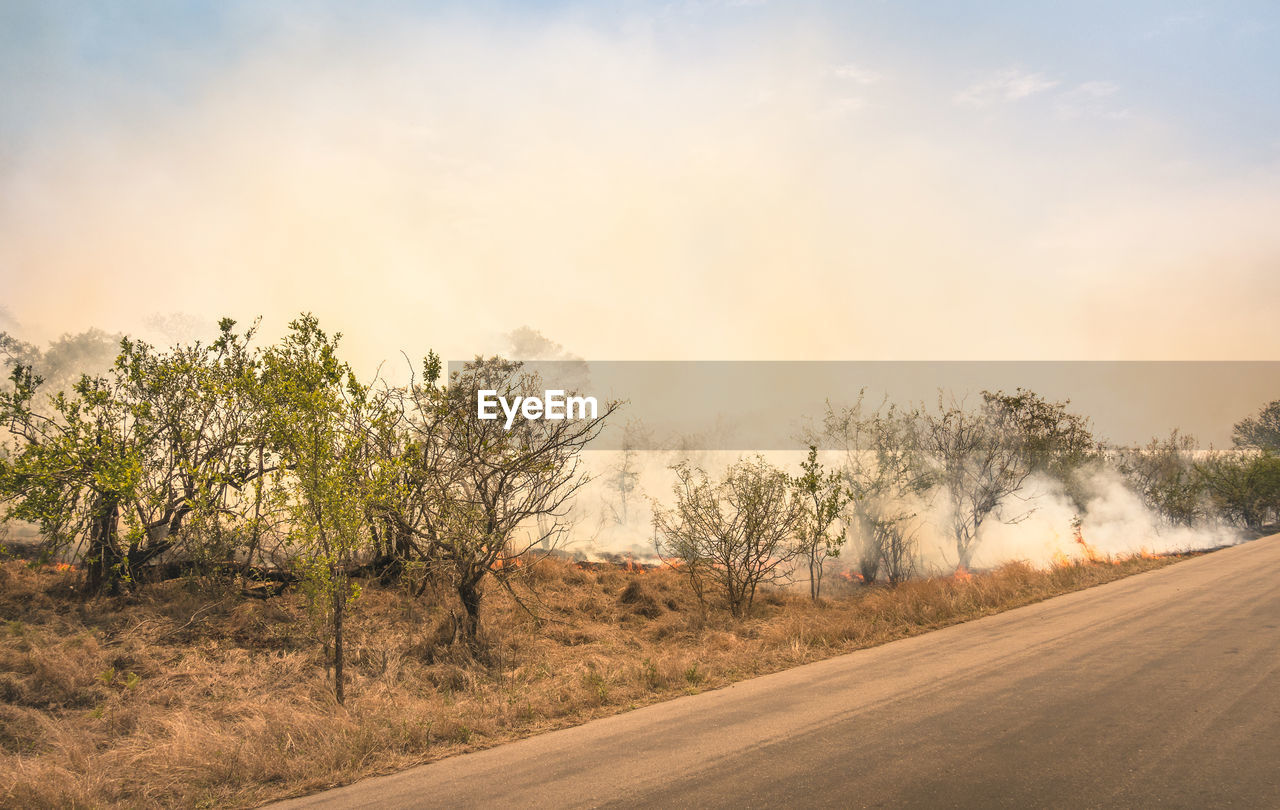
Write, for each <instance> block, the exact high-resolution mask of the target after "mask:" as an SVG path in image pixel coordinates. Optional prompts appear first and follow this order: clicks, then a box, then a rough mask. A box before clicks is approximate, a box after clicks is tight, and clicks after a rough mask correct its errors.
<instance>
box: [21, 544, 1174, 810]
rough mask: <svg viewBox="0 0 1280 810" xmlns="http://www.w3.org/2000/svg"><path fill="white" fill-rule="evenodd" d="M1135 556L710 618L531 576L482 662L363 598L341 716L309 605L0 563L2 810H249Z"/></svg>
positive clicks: (581, 581)
mask: <svg viewBox="0 0 1280 810" xmlns="http://www.w3.org/2000/svg"><path fill="white" fill-rule="evenodd" d="M1168 562H1170V560H1168V559H1145V558H1135V559H1129V560H1123V561H1118V562H1115V563H1082V564H1073V565H1069V566H1061V567H1057V568H1054V569H1051V570H1049V571H1038V570H1035V569H1033V568H1030V567H1028V566H1025V565H1019V564H1011V565H1006V566H1004V567H1003V568H1000V569H998V570H996V571H992V572H989V573H985V574H978V575H975V576H974V577H973V578H972V579H971V580H955V579H931V580H923V581H917V582H911V583H908V584H905V585H903V586H901V587H899V588H896V589H889V588H880V587H874V588H854V587H852V586H844V585H843V583H840V582H837V583H836V585H835V586H833V587H844V588H845V593H843V594H840V595H837V597H836V598H833V599H830V600H827V601H824V603H822V604H820V605H813V604H811V603H809V601H808V600H807V598H805V597H803V596H801V595H798V594H792V593H783V592H770V593H766V594H763V595H762V596H761V597H760V598H758V599H757V605H756V609H755V611H754V613H753V616H752V617H751V618H750V619H747V620H745V621H742V622H733V621H731V620H730V619H729V618H728V617H727V616H726V615H722V614H721V613H719V612H715V611H713V612H711V613H710V614H709V615H706V616H704V615H703V614H702V613H701V611H699V609H698V607H697V604H696V601H695V600H694V598H693V595H692V593H691V592H690V590H689V588H688V587H687V586H686V584H685V583H684V581H683V580H682V579H681V577H680V575H679V574H678V573H676V572H672V571H657V572H650V573H642V574H641V573H627V572H624V571H612V570H606V571H580V570H578V569H576V568H574V567H572V566H570V565H566V564H563V563H557V562H553V561H544V562H542V563H540V564H539V565H538V566H537V568H536V569H535V570H534V571H532V572H531V578H532V579H533V580H534V581H535V583H536V586H537V588H538V591H539V592H540V593H541V597H540V601H541V603H542V604H543V607H542V608H541V609H540V613H541V614H542V615H543V617H544V620H543V621H542V622H540V623H539V622H535V621H534V620H533V619H532V618H531V617H530V616H529V615H528V614H527V613H525V612H524V611H522V610H521V609H520V608H519V606H518V605H516V604H515V603H514V601H513V600H511V599H510V597H508V596H507V595H506V594H504V593H501V592H500V591H499V590H498V589H492V590H491V592H490V594H489V597H488V601H487V604H486V607H485V612H484V614H483V617H484V621H485V623H486V626H487V628H489V631H488V635H487V636H486V638H485V645H486V646H485V651H484V652H483V653H482V654H481V655H479V656H476V655H472V654H470V653H469V652H467V651H466V650H464V649H461V648H459V647H457V646H442V645H440V644H439V643H437V642H438V639H439V638H441V637H447V635H448V633H447V632H442V630H443V629H444V628H446V627H447V623H448V621H449V613H448V602H447V600H446V599H444V598H443V597H442V596H441V595H439V594H437V595H435V596H434V597H430V598H424V599H418V600H414V599H411V598H409V597H408V596H406V595H405V594H403V593H400V592H398V591H396V590H388V589H378V588H369V589H368V590H367V591H366V593H365V595H364V596H363V597H362V598H361V599H360V601H359V602H357V603H356V605H355V609H354V611H353V615H352V621H351V629H350V638H351V642H350V646H349V662H350V663H349V669H350V671H351V675H352V681H351V683H350V685H349V687H348V694H349V695H350V697H349V699H348V701H347V705H346V706H345V707H341V706H338V705H336V704H335V703H334V701H333V699H332V697H331V688H330V684H329V683H328V681H327V680H326V671H325V668H324V664H323V653H322V651H321V649H320V646H319V644H318V642H317V640H316V636H315V635H314V634H313V632H312V631H311V629H310V627H311V625H310V622H309V619H308V617H307V614H306V611H305V609H304V607H303V604H302V602H301V600H300V599H299V598H298V597H297V596H295V595H291V594H286V595H285V596H282V597H280V598H277V599H272V600H269V601H265V602H264V601H260V600H254V599H245V598H243V597H241V596H239V595H237V594H234V593H231V592H227V593H221V594H220V593H217V592H210V589H209V587H208V586H206V587H204V588H197V587H196V586H195V585H193V584H190V583H180V582H169V583H162V584H158V585H152V586H147V587H145V588H143V589H141V591H140V592H139V593H137V594H133V595H129V596H125V597H119V598H114V599H103V600H97V601H84V600H82V599H80V598H79V597H77V596H76V595H75V593H74V591H73V587H72V586H73V584H74V579H72V576H73V575H72V574H69V573H66V572H62V573H59V572H55V571H52V570H49V569H42V570H32V569H31V568H29V567H27V566H26V565H24V564H22V563H17V562H10V563H7V564H4V565H3V566H0V617H2V618H3V619H4V623H3V624H0V806H6V807H50V808H53V807H57V808H62V807H96V806H128V807H138V806H156V807H214V806H216V807H223V806H231V807H242V806H252V805H257V804H260V803H262V802H265V801H268V800H271V799H275V798H281V797H285V796H289V795H296V794H300V793H306V792H310V791H314V790H318V789H321V788H324V787H327V786H331V785H337V784H341V783H345V782H350V781H352V780H355V779H357V778H360V777H363V776H368V775H371V774H376V773H385V772H389V771H394V770H397V769H400V768H404V767H407V766H409V765H413V764H416V763H421V762H425V761H428V760H432V759H438V758H440V757H443V756H448V755H450V754H455V753H458V752H460V751H464V750H468V749H474V748H480V747H485V746H489V745H493V744H496V743H498V742H502V741H505V740H510V739H513V738H516V737H522V736H528V735H530V734H534V733H537V732H540V731H545V730H548V729H551V728H557V727H562V726H567V725H572V724H576V723H581V722H583V721H585V720H587V719H590V718H593V717H600V716H603V715H608V714H614V713H617V712H620V711H625V710H627V709H629V708H634V707H636V706H639V705H642V704H646V703H652V702H654V701H658V700H663V699H667V698H670V697H673V696H675V695H678V694H683V693H686V692H693V691H700V690H704V689H710V688H715V687H717V686H722V685H724V684H727V683H730V682H732V681H735V680H740V679H743V678H749V677H752V676H754V675H760V674H764V673H767V672H773V671H777V670H780V669H784V668H787V667H791V666H794V665H796V664H800V663H804V662H808V661H813V660H817V659H820V658H825V657H828V656H831V655H835V654H838V653H841V652H847V651H850V650H854V649H858V648H860V647H867V646H871V645H875V644H881V643H884V642H886V641H890V640H892V639H895V638H902V637H904V636H910V635H916V634H919V633H922V632H926V631H928V630H931V629H934V628H938V627H942V626H944V625H948V624H954V623H956V622H960V621H965V620H968V619H972V618H976V617H978V616H982V615H986V614H989V613H995V612H998V611H1001V610H1006V609H1008V608H1011V607H1016V606H1018V605H1024V604H1028V603H1030V602H1035V601H1038V600H1041V599H1044V598H1046V597H1049V596H1053V595H1056V594H1060V593H1064V592H1066V591H1071V590H1077V589H1080V588H1084V587H1089V586H1091V585H1095V584H1099V583H1102V582H1107V581H1110V580H1113V579H1118V578H1120V577H1123V576H1127V575H1129V574H1133V573H1137V572H1140V571H1145V570H1149V569H1151V568H1156V567H1159V566H1162V565H1165V564H1167V563H1168Z"/></svg>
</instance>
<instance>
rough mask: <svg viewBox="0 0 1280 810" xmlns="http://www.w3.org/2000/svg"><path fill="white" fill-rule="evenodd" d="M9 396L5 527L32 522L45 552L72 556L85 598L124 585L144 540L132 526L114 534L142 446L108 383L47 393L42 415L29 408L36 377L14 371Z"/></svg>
mask: <svg viewBox="0 0 1280 810" xmlns="http://www.w3.org/2000/svg"><path fill="white" fill-rule="evenodd" d="M10 381H11V383H12V388H11V390H6V391H3V392H0V421H2V423H3V424H4V426H5V427H6V428H7V429H8V433H9V442H10V447H9V448H8V451H7V452H6V453H5V454H4V456H3V457H2V458H0V501H2V502H3V503H4V505H5V513H4V515H5V519H6V520H13V519H16V520H24V521H28V522H30V523H33V524H35V525H36V526H37V527H38V529H39V531H40V534H41V536H42V537H44V538H45V540H46V543H47V547H46V553H49V554H58V553H61V552H63V551H66V550H70V551H71V552H72V553H73V554H74V555H75V557H76V558H77V559H79V560H80V561H81V562H82V563H83V564H84V566H85V568H86V571H87V586H88V588H89V590H90V591H91V592H97V591H100V590H104V589H106V590H111V591H117V590H119V588H120V585H121V583H123V582H125V581H128V580H129V579H130V578H131V576H132V574H133V571H134V568H135V566H136V564H137V563H138V562H139V557H138V556H134V557H132V558H131V556H130V552H131V551H136V550H137V549H138V548H139V546H140V544H141V542H142V541H143V539H144V537H143V533H142V532H141V530H140V526H138V525H137V524H136V523H133V525H131V526H128V527H126V529H127V531H126V533H125V534H123V535H122V532H121V528H122V527H121V521H122V516H123V518H124V519H125V520H128V521H130V522H131V523H132V517H133V516H132V514H131V513H130V512H129V511H128V508H129V506H130V505H131V504H132V503H134V502H135V500H136V497H137V492H138V489H139V485H140V482H141V479H142V452H141V450H140V448H141V446H142V444H143V442H141V441H140V440H139V437H138V435H137V432H136V430H135V428H136V424H135V420H134V419H133V418H132V414H131V412H130V410H129V408H128V407H127V406H126V405H125V403H124V402H123V399H122V397H121V396H120V392H119V387H118V385H117V384H116V383H114V382H112V381H110V380H107V379H104V378H93V377H88V376H85V377H82V378H81V379H80V381H79V382H77V383H76V384H75V386H74V387H73V389H72V392H71V393H69V394H67V393H62V392H59V393H58V394H55V395H54V396H53V398H52V400H51V402H50V412H48V413H45V412H42V410H41V409H38V408H37V407H36V406H35V399H36V396H37V392H38V391H39V388H40V385H41V383H42V382H43V381H42V379H41V378H40V377H39V376H38V375H36V374H35V372H34V371H33V370H32V369H31V367H30V366H25V365H20V364H19V365H15V366H14V367H13V370H12V372H11V374H10Z"/></svg>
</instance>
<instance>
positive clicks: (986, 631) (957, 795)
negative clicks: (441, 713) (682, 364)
mask: <svg viewBox="0 0 1280 810" xmlns="http://www.w3.org/2000/svg"><path fill="white" fill-rule="evenodd" d="M281 806H282V807H284V806H287V807H290V808H303V807H305V808H347V807H383V808H408V807H450V808H453V807H502V808H517V807H555V808H562V807H733V808H738V807H930V808H932V807H983V808H986V807H1018V808H1023V807H1194V808H1206V807H1250V808H1253V807H1257V808H1264V807H1265V808H1280V536H1275V537H1270V538H1266V539H1263V540H1257V541H1254V542H1251V543H1246V544H1244V545H1241V546H1237V547H1234V548H1230V549H1225V550H1223V551H1218V552H1214V553H1213V554H1209V555H1206V556H1204V557H1199V558H1196V559H1193V560H1188V561H1185V562H1181V563H1178V564H1177V565H1173V566H1169V567H1167V568H1163V569H1160V570H1158V571H1153V572H1150V573H1147V574H1142V575H1139V576H1135V577H1130V578H1128V579H1124V580H1121V581H1119V582H1113V583H1111V584H1108V585H1103V586H1101V587H1097V588H1092V589H1089V590H1086V591H1079V592H1076V593H1072V594H1068V595H1066V596H1061V597H1058V598H1056V599H1052V600H1049V601H1047V602H1042V603H1040V604H1037V605H1031V606H1028V607H1025V608H1019V609H1017V610H1012V611H1009V612H1006V613H1002V614H999V615H996V616H990V617H987V618H984V619H980V620H977V621H973V622H969V623H967V624H962V625H957V626H955V627H949V628H947V629H944V630H939V631H937V632H933V633H929V634H927V635H923V636H918V637H916V638H911V639H905V640H903V641H897V642H893V643H891V644H886V645H884V646H881V647H877V648H874V649H869V650H862V651H859V652H855V653H852V654H849V655H844V656H841V657H839V658H833V659H829V660H827V661H822V662H820V663H816V664H811V665H808V666H803V667H799V668H796V669H792V670H788V671H786V672H781V673H778V674H776V675H769V676H766V677H762V678H756V679H753V680H750V681H744V682H742V683H739V684H736V685H734V686H731V687H727V688H724V689H719V690H716V691H713V692H707V693H704V694H700V695H693V696H689V697H683V698H679V699H677V700H673V701H670V702H667V703H662V704H658V705H655V706H650V707H646V708H643V709H639V710H637V711H633V712H629V713H627V714H623V715H618V716H616V717H611V718H607V719H604V720H598V721H595V722H592V723H588V724H587V725H584V726H579V727H577V728H572V729H566V730H564V731H557V732H553V733H550V734H544V735H541V736H538V737H533V738H530V739H527V740H522V741H520V742H515V743H510V744H507V745H502V746H499V747H497V748H492V749H489V750H487V751H480V752H477V753H473V754H465V755H462V756H457V757H453V758H450V759H445V760H442V761H440V762H436V763H433V764H430V765H425V766H422V767H419V768H415V769H413V770H409V771H405V772H403V773H399V774H395V775H393V776H386V777H379V778H375V779H369V780H366V781H363V782H359V783H357V784H355V785H351V786H348V787H343V788H339V789H336V790H330V791H327V792H324V793H319V794H315V795H312V796H308V797H305V798H302V799H295V800H293V801H291V802H288V803H286V804H285V805H281Z"/></svg>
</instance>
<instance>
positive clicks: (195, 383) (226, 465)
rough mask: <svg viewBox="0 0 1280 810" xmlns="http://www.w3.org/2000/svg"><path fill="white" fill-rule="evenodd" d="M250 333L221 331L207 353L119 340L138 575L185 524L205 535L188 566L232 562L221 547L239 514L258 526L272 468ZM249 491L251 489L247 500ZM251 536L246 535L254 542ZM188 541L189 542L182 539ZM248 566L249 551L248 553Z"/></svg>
mask: <svg viewBox="0 0 1280 810" xmlns="http://www.w3.org/2000/svg"><path fill="white" fill-rule="evenodd" d="M255 332H256V325H254V326H252V327H250V328H249V329H247V330H246V331H245V332H244V333H243V334H238V333H236V332H235V321H233V320H231V319H230V318H224V319H222V320H221V321H220V322H219V336H218V338H217V339H216V340H214V341H213V342H212V343H210V344H208V345H204V344H202V343H201V342H200V341H195V342H193V343H190V344H186V345H177V346H174V347H173V348H171V349H169V350H167V351H159V350H157V349H155V348H154V347H152V346H150V345H148V344H146V343H144V342H142V341H135V340H131V339H128V338H125V339H123V340H122V341H121V349H120V354H119V356H118V358H117V360H116V364H115V367H114V370H113V372H114V374H115V376H116V377H117V378H118V380H119V383H120V393H121V396H122V398H123V400H124V401H125V402H126V403H127V405H128V408H129V410H130V413H131V414H132V418H133V419H134V422H135V433H136V434H137V435H138V436H140V437H145V439H146V440H145V441H144V442H142V443H141V444H140V448H139V449H140V454H141V470H140V483H139V486H138V489H137V497H136V498H135V499H134V502H133V503H131V504H130V508H131V509H132V510H133V512H134V514H135V517H136V519H137V524H138V526H139V528H140V530H141V532H142V534H143V535H144V540H145V543H144V547H143V548H138V547H133V548H131V549H130V558H131V560H132V561H133V564H134V565H135V566H138V565H142V564H145V563H146V562H147V561H148V560H150V559H154V558H155V557H158V556H159V555H161V554H163V553H165V552H166V551H168V550H169V549H170V548H172V547H174V546H175V545H176V544H177V543H179V542H181V540H182V529H183V528H184V526H185V525H186V524H187V522H188V521H189V520H191V519H193V518H194V519H196V520H197V521H198V522H199V523H200V524H201V526H202V528H203V531H202V532H200V533H199V534H200V536H199V537H198V542H195V543H188V544H187V546H186V552H187V554H188V556H196V557H201V556H206V555H208V556H211V557H214V558H218V559H221V560H228V559H231V558H232V557H234V555H235V553H236V552H237V551H241V550H242V549H239V548H237V547H236V543H235V542H234V541H226V542H217V540H222V539H223V538H222V534H223V533H222V531H221V529H222V524H223V521H224V520H225V519H227V518H231V517H236V516H238V515H237V507H241V508H247V509H251V510H252V512H253V514H254V515H256V516H260V513H261V512H260V499H261V494H262V493H261V489H260V487H261V484H262V482H263V481H264V480H265V478H266V476H267V475H268V474H269V473H270V472H272V471H273V470H274V469H275V467H276V463H277V462H276V459H275V457H274V455H273V454H271V453H270V451H269V449H268V448H267V447H266V445H265V435H264V431H263V429H262V425H261V420H262V416H263V409H262V408H261V407H260V406H261V403H260V402H258V396H257V378H256V374H257V371H258V357H257V352H256V351H254V350H252V349H251V348H250V343H251V342H252V340H253V336H254V333H255ZM246 487H252V489H251V491H250V492H248V493H246V492H245V490H246ZM256 532H257V526H256V524H253V525H251V526H250V536H251V537H256V536H257V534H256ZM188 539H191V538H188ZM244 550H246V551H248V556H249V557H252V554H253V547H252V545H251V546H250V548H248V549H244Z"/></svg>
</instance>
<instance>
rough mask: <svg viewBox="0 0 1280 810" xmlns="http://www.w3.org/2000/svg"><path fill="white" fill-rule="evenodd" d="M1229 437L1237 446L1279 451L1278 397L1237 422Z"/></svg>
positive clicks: (1279, 406) (1279, 404)
mask: <svg viewBox="0 0 1280 810" xmlns="http://www.w3.org/2000/svg"><path fill="white" fill-rule="evenodd" d="M1231 438H1232V441H1234V442H1235V445H1236V446H1237V447H1243V448H1253V449H1255V450H1269V451H1271V452H1272V453H1280V399H1277V400H1275V401H1274V402H1271V403H1268V404H1267V405H1264V406H1263V407H1262V409H1261V410H1259V411H1258V413H1257V415H1256V416H1249V417H1246V418H1244V419H1241V420H1240V421H1239V422H1237V423H1236V426H1235V429H1234V430H1233V431H1232V435H1231Z"/></svg>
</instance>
